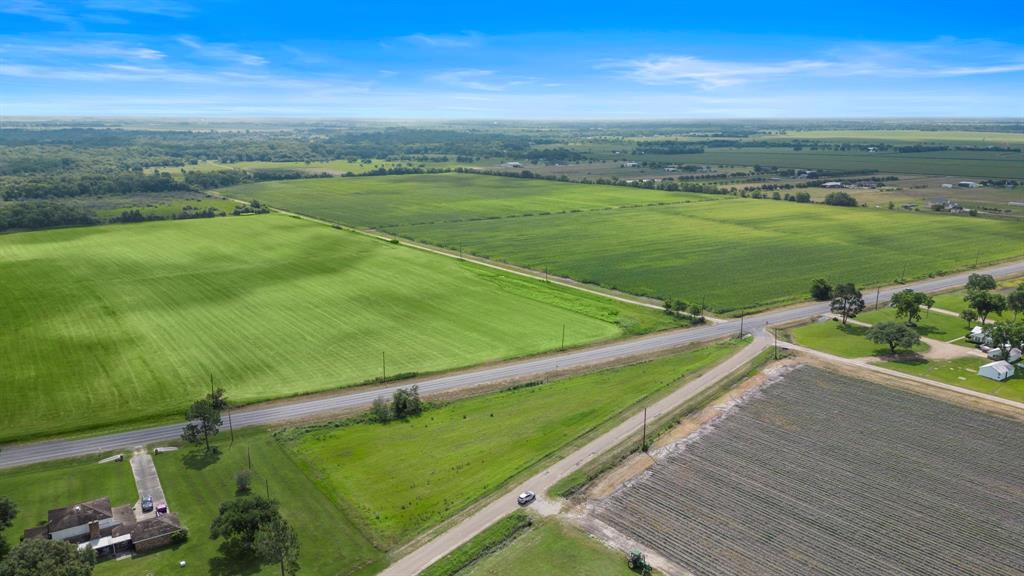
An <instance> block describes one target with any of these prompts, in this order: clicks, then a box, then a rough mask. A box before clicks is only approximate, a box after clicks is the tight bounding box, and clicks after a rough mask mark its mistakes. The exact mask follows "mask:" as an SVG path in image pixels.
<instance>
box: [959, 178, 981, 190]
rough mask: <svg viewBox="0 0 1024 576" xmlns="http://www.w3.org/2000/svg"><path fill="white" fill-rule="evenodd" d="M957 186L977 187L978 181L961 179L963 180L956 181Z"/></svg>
mask: <svg viewBox="0 0 1024 576" xmlns="http://www.w3.org/2000/svg"><path fill="white" fill-rule="evenodd" d="M957 186H959V187H960V188H977V187H978V183H977V182H972V181H970V180H963V181H961V182H959V183H957Z"/></svg>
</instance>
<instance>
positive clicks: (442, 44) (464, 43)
mask: <svg viewBox="0 0 1024 576" xmlns="http://www.w3.org/2000/svg"><path fill="white" fill-rule="evenodd" d="M402 39H403V40H405V41H406V42H410V43H412V44H417V45H419V46H427V47H430V48H473V47H475V46H479V45H480V43H481V42H483V36H481V35H480V34H477V33H476V32H467V33H465V34H411V35H409V36H403V37H402Z"/></svg>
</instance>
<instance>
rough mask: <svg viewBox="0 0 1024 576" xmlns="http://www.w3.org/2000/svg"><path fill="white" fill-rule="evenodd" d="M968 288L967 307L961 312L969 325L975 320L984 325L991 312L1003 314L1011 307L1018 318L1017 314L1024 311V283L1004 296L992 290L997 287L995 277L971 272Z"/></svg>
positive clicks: (965, 299)
mask: <svg viewBox="0 0 1024 576" xmlns="http://www.w3.org/2000/svg"><path fill="white" fill-rule="evenodd" d="M966 288H967V294H966V295H965V296H964V302H967V308H965V309H964V311H963V312H961V313H960V317H961V318H962V319H963V320H964V321H966V322H967V325H968V327H969V326H970V325H971V324H972V323H973V322H975V321H980V322H981V324H983V325H984V324H985V323H986V322H988V317H989V315H990V314H1002V313H1003V312H1005V311H1006V310H1008V309H1009V310H1012V311H1013V314H1014V319H1016V317H1017V314H1019V313H1021V312H1022V311H1024V285H1020V286H1018V287H1017V289H1016V290H1015V291H1013V292H1011V293H1010V295H1009V296H1003V295H1002V294H999V293H997V292H992V290H995V288H996V281H995V278H993V277H992V276H990V275H988V274H971V275H970V276H969V277H968V278H967V285H966Z"/></svg>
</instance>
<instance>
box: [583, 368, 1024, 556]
mask: <svg viewBox="0 0 1024 576" xmlns="http://www.w3.org/2000/svg"><path fill="white" fill-rule="evenodd" d="M1022 442H1024V423H1022V422H1021V421H1020V420H1018V419H1010V418H1004V417H1000V416H995V415H990V414H987V413H984V412H979V411H975V410H972V409H968V408H965V407H962V406H958V405H953V404H949V403H946V402H944V401H942V400H938V399H935V398H932V397H928V396H923V395H918V394H916V393H913V392H909V391H904V390H900V389H896V388H890V387H888V386H883V385H880V384H875V383H872V382H867V381H864V380H859V379H857V378H853V377H850V376H846V375H842V374H838V373H834V372H831V371H826V370H823V369H819V368H816V367H812V366H800V367H797V368H796V369H794V370H793V371H792V372H790V373H788V374H786V375H785V376H783V378H782V379H781V380H780V381H777V382H775V383H773V384H771V385H770V386H769V387H767V388H765V389H763V390H762V391H761V392H760V393H758V395H756V396H754V397H753V398H752V399H751V400H750V401H749V402H748V403H747V404H745V405H741V406H739V407H737V408H735V409H734V411H733V412H732V413H730V414H727V415H726V416H725V417H724V418H723V419H722V420H720V421H719V422H718V423H716V424H715V425H714V426H713V428H712V429H711V430H709V431H707V432H706V433H705V434H704V435H703V436H701V437H699V438H698V439H696V440H694V441H692V442H687V443H686V444H685V445H681V447H680V448H678V449H676V450H675V451H674V452H672V453H670V454H668V455H666V456H665V457H664V458H663V459H662V460H660V461H659V462H658V463H657V464H655V465H654V467H653V468H652V469H651V470H650V472H649V473H648V474H647V475H645V476H642V477H640V478H639V479H638V480H637V481H635V482H634V483H632V484H630V485H627V487H625V488H623V489H622V490H620V491H618V492H617V493H615V494H613V495H612V496H610V497H609V498H608V499H606V500H604V501H602V502H601V503H599V504H597V505H596V508H595V512H594V515H595V517H596V518H598V519H599V520H601V521H603V522H605V523H607V524H608V525H611V526H613V527H614V528H615V529H616V530H618V531H620V532H621V533H623V534H625V535H626V536H628V537H630V538H633V539H635V540H636V541H638V542H640V543H641V544H643V545H645V546H649V547H650V548H652V549H653V550H655V551H657V552H658V553H659V554H661V555H662V556H664V557H666V558H668V559H669V560H671V561H672V562H674V563H676V564H677V565H679V566H681V567H682V569H684V570H686V571H690V572H692V573H693V574H695V575H697V576H710V575H718V574H721V575H729V576H744V575H758V576H772V575H780V576H782V575H785V576H800V575H805V574H806V575H812V574H813V575H815V576H859V575H863V574H919V575H925V574H927V575H935V576H941V575H954V574H986V575H992V576H996V575H1006V576H1010V575H1019V574H1020V573H1021V570H1022V568H1024V547H1022V546H1021V545H1020V543H1021V542H1022V541H1024V524H1022V523H1021V518H1022V517H1024V499H1022V498H1021V489H1022V487H1024V468H1022V467H1021V459H1020V458H1021V452H1020V447H1021V445H1022Z"/></svg>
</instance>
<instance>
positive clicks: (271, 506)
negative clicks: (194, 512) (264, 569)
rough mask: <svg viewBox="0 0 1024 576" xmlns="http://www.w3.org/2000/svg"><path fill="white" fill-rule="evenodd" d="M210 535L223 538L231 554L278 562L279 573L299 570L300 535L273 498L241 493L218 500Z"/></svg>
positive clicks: (284, 575)
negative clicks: (230, 498)
mask: <svg viewBox="0 0 1024 576" xmlns="http://www.w3.org/2000/svg"><path fill="white" fill-rule="evenodd" d="M210 537H211V538H213V539H218V538H222V539H224V541H225V543H226V547H225V548H226V550H227V551H228V552H229V554H231V555H234V556H238V557H239V558H249V557H252V556H255V557H256V558H258V559H259V560H260V561H261V562H263V563H266V564H277V565H279V566H280V567H281V576H290V575H292V574H296V573H297V572H298V571H299V537H298V535H297V534H296V533H295V529H294V528H292V526H291V524H289V523H288V521H287V520H285V519H284V517H283V516H281V512H280V510H279V506H278V502H277V501H276V500H271V499H270V498H264V497H262V496H257V495H244V496H240V497H238V498H235V499H233V500H228V501H227V502H223V503H221V505H220V509H219V511H218V514H217V517H216V518H214V519H213V522H212V523H211V524H210Z"/></svg>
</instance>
